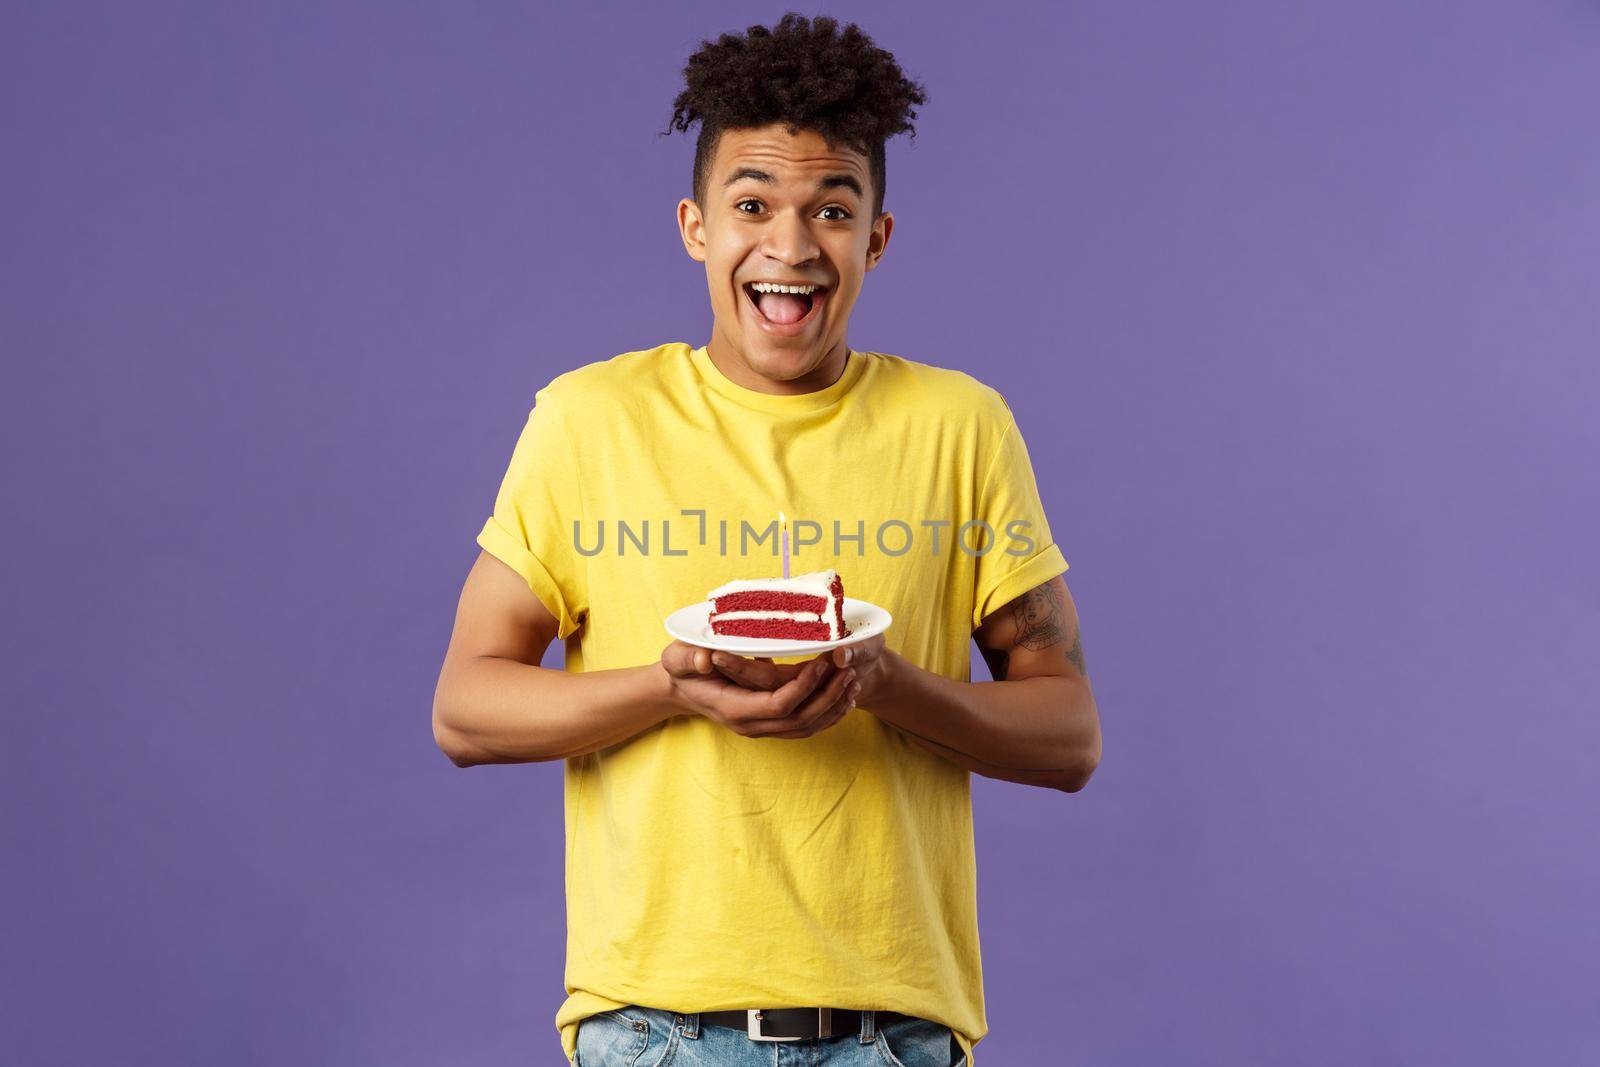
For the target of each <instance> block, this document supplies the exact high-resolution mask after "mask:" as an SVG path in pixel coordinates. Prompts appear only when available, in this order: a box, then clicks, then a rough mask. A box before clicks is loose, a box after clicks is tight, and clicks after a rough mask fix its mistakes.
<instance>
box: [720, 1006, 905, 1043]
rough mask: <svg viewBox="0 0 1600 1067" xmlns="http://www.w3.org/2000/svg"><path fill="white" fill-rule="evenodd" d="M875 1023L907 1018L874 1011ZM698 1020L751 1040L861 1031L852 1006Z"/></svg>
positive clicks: (735, 1013)
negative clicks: (738, 1033)
mask: <svg viewBox="0 0 1600 1067" xmlns="http://www.w3.org/2000/svg"><path fill="white" fill-rule="evenodd" d="M876 1014H877V1019H876V1022H877V1023H879V1024H887V1023H891V1022H894V1021H895V1020H897V1019H910V1018H912V1016H910V1015H903V1014H901V1013H900V1012H897V1011H880V1012H877V1013H876ZM700 1021H701V1022H703V1023H710V1024H712V1025H713V1026H726V1027H728V1028H730V1029H733V1030H743V1031H744V1032H745V1034H746V1035H747V1036H748V1037H749V1038H750V1039H751V1040H752V1041H803V1040H805V1039H806V1038H810V1037H839V1036H841V1035H843V1034H859V1033H860V1032H861V1012H860V1011H858V1010H856V1009H855V1008H751V1009H749V1010H748V1011H703V1012H701V1013H700Z"/></svg>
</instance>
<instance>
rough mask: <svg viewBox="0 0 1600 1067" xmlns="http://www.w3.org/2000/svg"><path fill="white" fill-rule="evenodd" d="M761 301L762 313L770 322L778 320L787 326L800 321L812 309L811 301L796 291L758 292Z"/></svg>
mask: <svg viewBox="0 0 1600 1067" xmlns="http://www.w3.org/2000/svg"><path fill="white" fill-rule="evenodd" d="M757 295H758V296H759V297H760V300H761V303H760V305H759V306H760V308H761V314H763V315H765V316H766V317H767V320H768V321H769V322H776V323H777V324H778V325H780V326H787V325H789V324H790V323H792V322H799V321H800V320H801V319H803V318H805V317H806V312H807V311H809V310H811V307H810V301H808V300H807V299H806V298H805V297H803V296H796V295H795V294H794V293H758V294H757Z"/></svg>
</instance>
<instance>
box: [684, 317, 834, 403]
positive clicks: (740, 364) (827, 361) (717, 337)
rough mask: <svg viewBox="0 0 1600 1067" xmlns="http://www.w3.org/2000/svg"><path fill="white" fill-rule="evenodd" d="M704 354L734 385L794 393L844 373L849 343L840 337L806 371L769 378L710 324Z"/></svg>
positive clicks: (808, 390) (823, 386)
mask: <svg viewBox="0 0 1600 1067" xmlns="http://www.w3.org/2000/svg"><path fill="white" fill-rule="evenodd" d="M706 355H708V356H710V357H711V362H712V364H713V365H714V366H715V367H716V368H717V369H718V370H719V371H721V372H722V373H723V376H724V377H726V378H727V379H728V380H729V381H731V382H733V383H734V384H735V385H739V386H743V387H744V388H746V389H750V390H752V391H754V392H757V393H771V394H773V395H774V396H796V395H799V394H801V393H815V392H817V391H818V390H821V389H826V388H827V387H828V386H830V385H832V384H833V383H834V382H836V381H838V380H839V377H840V376H841V375H842V374H844V368H845V364H846V363H847V362H848V361H849V358H850V347H849V345H847V344H845V342H844V339H843V338H841V339H840V340H839V341H838V342H836V343H835V344H834V345H833V346H832V347H830V348H829V349H828V351H827V354H826V355H824V356H823V357H822V359H821V360H820V361H818V363H817V365H816V366H815V367H812V368H811V369H810V370H809V371H807V372H806V373H804V374H802V375H800V376H799V377H798V378H787V379H784V378H769V377H767V376H766V375H765V374H762V373H761V372H760V371H758V370H756V369H755V368H754V367H752V366H751V365H750V362H749V361H748V360H746V359H745V357H744V354H743V353H742V352H740V351H739V350H738V349H737V348H735V347H734V346H733V345H732V344H730V343H729V342H728V339H727V338H726V337H724V336H723V335H722V331H721V330H720V329H715V328H713V329H712V331H711V340H710V341H708V342H706Z"/></svg>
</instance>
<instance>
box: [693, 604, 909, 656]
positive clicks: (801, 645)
mask: <svg viewBox="0 0 1600 1067" xmlns="http://www.w3.org/2000/svg"><path fill="white" fill-rule="evenodd" d="M893 621H894V620H893V619H892V618H891V617H890V616H889V613H888V612H887V611H884V610H883V609H882V608H880V607H878V605H876V604H869V603H867V602H866V601H865V600H855V599H853V598H851V597H845V598H844V624H845V625H846V626H848V627H849V628H850V636H849V637H841V638H840V639H839V640H837V641H781V640H777V639H775V638H771V637H729V636H728V635H726V634H714V633H712V632H711V601H709V600H702V601H700V602H699V603H698V604H690V605H689V606H688V607H683V608H679V609H678V610H677V611H674V612H673V613H672V614H671V615H668V616H667V633H669V634H671V635H672V636H673V637H676V638H677V639H678V640H679V641H683V642H685V643H686V644H691V645H697V646H699V647H700V648H712V649H716V650H717V651H719V652H732V653H735V654H736V655H740V656H769V657H775V656H810V655H814V654H816V653H818V652H826V651H828V649H830V648H841V647H843V646H844V645H853V644H855V643H856V642H857V641H865V640H866V639H867V638H869V637H873V636H876V635H877V634H881V633H883V632H884V631H885V630H887V629H888V628H889V624H890V623H891V622H893Z"/></svg>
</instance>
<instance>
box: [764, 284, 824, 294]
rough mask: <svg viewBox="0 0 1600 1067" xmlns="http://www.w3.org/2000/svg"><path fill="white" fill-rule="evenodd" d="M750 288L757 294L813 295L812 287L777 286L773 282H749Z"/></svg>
mask: <svg viewBox="0 0 1600 1067" xmlns="http://www.w3.org/2000/svg"><path fill="white" fill-rule="evenodd" d="M750 288H752V289H754V290H755V291H756V292H758V293H814V292H816V291H817V287H816V286H814V285H778V284H777V283H775V282H751V283H750Z"/></svg>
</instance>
